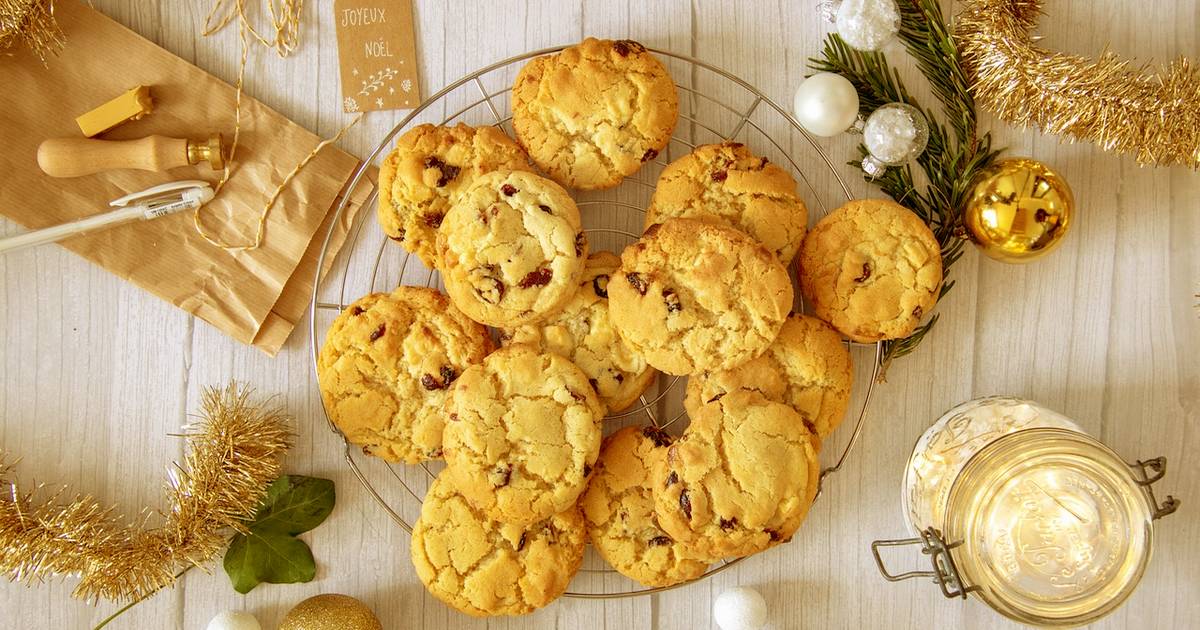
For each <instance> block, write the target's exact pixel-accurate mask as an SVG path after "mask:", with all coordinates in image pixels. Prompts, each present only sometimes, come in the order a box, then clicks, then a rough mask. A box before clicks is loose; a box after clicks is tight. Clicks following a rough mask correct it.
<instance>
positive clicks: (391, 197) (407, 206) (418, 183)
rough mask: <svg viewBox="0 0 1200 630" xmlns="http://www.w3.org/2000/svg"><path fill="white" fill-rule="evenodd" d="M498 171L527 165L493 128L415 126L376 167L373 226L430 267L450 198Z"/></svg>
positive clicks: (518, 150) (521, 154)
mask: <svg viewBox="0 0 1200 630" xmlns="http://www.w3.org/2000/svg"><path fill="white" fill-rule="evenodd" d="M500 169H504V170H530V166H529V158H528V156H526V155H525V151H524V150H523V149H522V148H521V147H520V146H519V145H518V144H517V143H516V142H515V141H513V139H512V138H509V137H508V136H507V135H506V134H505V133H504V132H503V131H501V130H499V129H497V128H496V127H471V126H469V125H465V124H462V123H459V124H458V125H456V126H454V127H440V126H435V125H429V124H425V125H417V126H416V127H413V128H412V129H410V130H408V131H407V132H405V133H404V135H402V136H400V139H399V140H397V141H396V148H394V149H392V152H391V153H389V154H388V156H387V157H386V158H385V159H384V160H383V165H382V166H380V168H379V205H378V207H377V209H376V215H377V216H378V218H379V225H380V227H382V228H383V232H384V233H385V234H387V235H388V237H389V238H391V239H392V240H393V241H397V242H399V243H400V245H401V246H403V247H404V249H405V250H407V251H409V252H411V253H414V254H416V255H417V256H418V257H419V258H420V259H421V262H423V263H425V266H426V267H429V268H430V269H433V268H434V267H435V266H436V264H437V232H438V228H439V226H441V224H442V221H443V220H444V218H445V216H446V212H448V211H449V209H450V206H451V205H452V203H453V202H454V199H455V198H456V197H457V196H458V194H459V193H461V192H462V191H463V190H465V189H466V188H467V187H469V186H470V185H471V183H472V182H474V181H475V178H476V177H478V176H480V175H483V174H484V173H490V172H492V171H495V170H500Z"/></svg>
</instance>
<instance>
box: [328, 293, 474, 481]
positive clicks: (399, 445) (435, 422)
mask: <svg viewBox="0 0 1200 630" xmlns="http://www.w3.org/2000/svg"><path fill="white" fill-rule="evenodd" d="M491 351H492V340H491V337H489V336H488V333H487V329H485V328H484V327H483V326H480V325H479V324H476V323H475V322H473V321H471V320H469V319H467V317H466V316H465V315H463V314H462V312H460V311H459V310H458V309H456V308H454V305H453V304H451V303H450V300H448V299H446V296H445V295H442V294H441V293H439V292H437V291H435V290H433V289H427V288H425V287H400V288H398V289H396V290H395V291H392V292H391V293H390V294H389V293H372V294H370V295H367V296H365V297H362V298H360V299H359V300H357V301H356V302H354V303H353V304H351V305H350V306H349V308H347V309H346V310H344V311H342V313H341V314H340V315H338V317H337V319H335V320H334V322H333V325H332V326H330V327H329V332H328V333H326V335H325V345H324V346H323V347H322V348H321V354H320V356H319V358H318V359H317V376H318V380H319V382H320V387H321V397H322V399H323V400H324V402H325V410H326V411H327V412H328V413H329V418H330V419H331V420H332V421H333V423H334V424H335V425H337V427H338V429H340V430H341V432H342V433H344V434H345V435H346V438H347V439H348V440H350V442H351V443H352V444H358V445H361V446H362V447H363V451H364V452H366V453H368V454H371V455H376V456H378V457H382V458H384V459H386V460H389V461H403V462H408V463H417V462H420V461H424V460H428V459H437V458H439V457H441V455H442V428H443V426H444V425H445V419H444V416H443V415H442V405H443V403H444V401H445V399H446V393H447V390H448V389H449V388H450V386H451V384H452V383H453V382H454V380H455V379H456V378H457V377H458V375H459V374H462V372H463V371H465V370H466V369H467V368H468V367H470V366H471V365H474V364H476V363H479V362H481V361H483V358H484V357H485V356H487V354H488V353H489V352H491Z"/></svg>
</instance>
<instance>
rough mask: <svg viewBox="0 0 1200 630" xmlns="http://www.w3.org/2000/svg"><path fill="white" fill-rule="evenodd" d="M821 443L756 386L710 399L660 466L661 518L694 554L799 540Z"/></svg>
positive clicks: (713, 556)
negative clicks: (757, 389) (794, 538)
mask: <svg viewBox="0 0 1200 630" xmlns="http://www.w3.org/2000/svg"><path fill="white" fill-rule="evenodd" d="M818 474H819V469H818V464H817V449H816V447H815V446H814V445H813V441H812V436H811V434H809V432H808V430H807V429H806V428H804V423H803V422H802V420H801V418H800V415H799V414H798V413H796V412H795V410H793V409H792V408H791V407H788V406H787V405H785V404H783V403H778V402H773V401H770V400H767V399H766V398H765V397H764V396H763V395H762V394H759V393H758V392H754V391H749V390H744V389H743V390H738V391H735V392H730V393H729V394H726V395H725V396H721V397H720V398H718V399H716V400H714V401H713V402H711V403H707V404H705V405H704V406H703V407H701V408H700V410H699V412H698V413H697V414H696V415H695V416H694V417H693V418H692V421H691V424H690V425H688V428H687V430H685V431H684V433H683V436H682V437H680V438H679V439H678V440H676V441H675V443H674V444H672V445H671V446H669V447H667V454H666V456H665V457H663V458H662V459H661V460H660V461H659V462H658V463H657V464H656V465H655V469H654V473H653V475H652V480H653V483H654V505H655V511H656V513H657V515H658V522H659V524H660V525H662V528H663V530H665V531H666V532H667V534H668V535H669V536H671V537H672V538H673V539H675V540H678V541H679V542H680V543H682V544H683V545H684V546H685V547H686V548H687V549H688V551H689V552H690V553H692V554H695V555H696V556H697V557H700V558H705V559H708V560H718V559H720V558H727V557H731V556H739V557H740V556H745V555H749V554H752V553H757V552H759V551H762V550H764V549H766V548H768V547H771V546H772V545H775V544H778V543H779V542H786V541H787V540H789V539H791V537H792V534H794V533H795V532H796V529H797V528H799V527H800V523H801V522H802V521H803V520H804V516H805V515H806V514H807V513H808V508H809V506H810V505H811V504H812V502H813V499H814V498H816V492H817V477H818Z"/></svg>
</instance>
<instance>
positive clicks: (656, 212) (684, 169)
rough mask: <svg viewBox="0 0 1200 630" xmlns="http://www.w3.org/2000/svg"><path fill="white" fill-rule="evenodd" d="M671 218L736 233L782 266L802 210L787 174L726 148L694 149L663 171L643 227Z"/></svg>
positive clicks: (798, 238)
mask: <svg viewBox="0 0 1200 630" xmlns="http://www.w3.org/2000/svg"><path fill="white" fill-rule="evenodd" d="M671 218H685V219H699V220H701V221H710V222H714V223H719V224H721V225H728V226H730V227H734V228H737V229H739V230H741V231H743V232H745V233H746V234H749V235H750V236H752V237H754V239H755V240H757V241H758V242H760V243H762V244H763V245H764V246H765V247H766V248H767V249H768V250H770V251H771V252H772V253H773V254H775V256H776V257H778V258H779V261H780V262H782V263H783V264H784V265H787V264H788V263H790V262H791V261H792V257H793V256H795V255H796V250H798V249H799V248H800V243H801V242H803V240H804V232H805V228H806V226H807V225H808V208H806V207H805V206H804V202H803V201H801V200H800V197H799V196H797V195H796V180H794V179H792V176H791V175H789V174H788V172H787V171H785V170H784V169H782V168H780V167H779V166H777V165H775V164H772V163H771V162H770V161H768V160H767V158H764V157H758V156H756V155H754V154H753V153H751V152H750V150H749V149H747V148H746V146H745V145H743V144H741V143H736V142H727V143H723V144H707V145H703V146H699V147H696V150H694V151H692V152H691V153H689V154H687V155H685V156H683V157H681V158H679V159H678V160H675V161H674V162H671V163H670V164H669V165H668V166H667V167H666V168H665V169H663V172H662V174H661V175H659V177H658V184H657V185H656V186H655V188H654V197H653V198H651V200H650V207H649V208H647V209H646V223H645V226H644V227H647V228H648V227H650V226H651V225H654V224H655V223H662V222H663V221H666V220H667V219H671Z"/></svg>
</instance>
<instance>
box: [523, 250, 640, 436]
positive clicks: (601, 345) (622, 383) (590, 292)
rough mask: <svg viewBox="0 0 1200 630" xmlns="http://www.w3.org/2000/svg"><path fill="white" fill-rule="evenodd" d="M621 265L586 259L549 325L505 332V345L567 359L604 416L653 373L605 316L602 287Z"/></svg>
mask: <svg viewBox="0 0 1200 630" xmlns="http://www.w3.org/2000/svg"><path fill="white" fill-rule="evenodd" d="M620 265H621V259H620V258H617V256H616V255H615V254H612V253H610V252H596V253H595V254H592V255H591V256H589V257H588V260H587V265H586V267H585V268H584V272H583V278H581V279H580V281H579V289H578V290H577V291H576V293H575V297H573V298H571V301H569V302H567V305H566V306H564V307H563V308H562V310H560V311H558V312H557V313H555V314H554V315H551V316H550V319H548V320H546V321H543V322H541V323H539V324H528V325H525V326H521V327H519V328H514V329H512V330H508V331H505V332H504V333H503V334H502V335H501V339H502V340H504V343H505V344H506V345H507V344H514V343H520V344H526V345H530V346H534V347H536V348H538V350H539V351H543V352H554V353H557V354H561V355H562V356H564V357H567V358H568V359H570V360H571V361H572V362H573V363H574V364H575V365H577V366H579V369H581V370H583V373H584V374H587V376H588V380H589V382H591V384H592V387H593V388H595V390H596V393H597V394H599V395H600V402H602V403H604V404H605V406H606V407H607V408H608V411H609V412H610V413H615V412H618V411H623V410H624V409H626V408H627V407H629V406H630V405H632V404H633V402H634V401H635V400H637V398H638V396H640V395H641V394H642V392H644V391H646V388H647V387H649V386H650V383H652V382H654V377H655V375H656V374H657V373H658V372H657V371H656V370H655V369H654V368H652V367H650V365H649V364H648V363H646V359H645V358H644V357H642V356H641V355H640V354H638V353H636V352H634V351H633V349H632V348H630V347H629V345H628V344H626V343H625V341H624V340H622V339H621V336H620V335H618V334H617V331H616V330H614V329H613V326H612V322H611V321H610V319H609V316H608V281H609V279H610V278H611V277H612V274H613V272H615V271H616V270H617V267H619V266H620Z"/></svg>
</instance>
